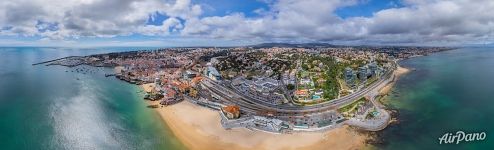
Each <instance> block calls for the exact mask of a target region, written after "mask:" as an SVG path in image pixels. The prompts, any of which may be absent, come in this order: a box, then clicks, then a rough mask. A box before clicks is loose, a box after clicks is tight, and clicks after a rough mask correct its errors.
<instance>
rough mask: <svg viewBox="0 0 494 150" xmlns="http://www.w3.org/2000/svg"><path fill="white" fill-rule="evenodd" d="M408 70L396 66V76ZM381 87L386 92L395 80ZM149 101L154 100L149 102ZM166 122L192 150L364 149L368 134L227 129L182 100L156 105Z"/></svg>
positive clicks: (343, 129)
mask: <svg viewBox="0 0 494 150" xmlns="http://www.w3.org/2000/svg"><path fill="white" fill-rule="evenodd" d="M409 71H410V70H409V69H407V68H403V67H398V68H397V70H395V72H394V73H395V75H396V79H397V78H398V77H399V76H401V75H403V74H406V73H408V72H409ZM395 82H396V81H393V82H391V83H390V84H388V85H386V86H385V87H383V88H382V89H381V90H380V93H388V92H389V91H390V90H391V89H392V87H393V85H394V83H395ZM141 87H142V88H143V89H144V91H151V89H153V88H154V84H144V85H141ZM148 103H149V104H151V105H155V104H158V102H157V101H154V102H152V101H150V102H148ZM155 110H156V111H157V112H158V113H159V115H160V116H161V118H162V119H163V120H164V121H165V122H166V124H167V125H168V127H169V128H170V129H171V130H172V132H173V134H174V135H175V136H176V137H177V138H178V139H179V140H180V141H181V142H182V143H183V144H184V145H185V146H186V147H187V148H188V149H192V150H223V149H229V150H230V149H236V150H242V149H256V150H264V149H269V150H279V149H283V150H287V149H288V150H290V149H308V150H327V149H337V150H339V149H344V150H347V149H351V150H354V149H367V148H369V147H370V146H369V145H367V144H366V141H367V140H369V139H370V138H371V137H369V136H367V135H365V134H362V133H359V132H358V131H356V130H354V129H351V128H350V127H348V126H343V127H340V128H336V129H332V130H329V131H324V132H301V133H298V132H297V133H292V134H274V133H267V132H263V131H251V130H248V129H246V128H236V129H229V130H226V129H224V128H223V127H222V126H221V123H220V116H219V112H218V111H214V110H211V109H208V108H204V107H201V106H197V105H195V104H192V103H190V102H188V101H183V102H180V103H178V104H174V105H171V106H166V107H159V108H156V109H155Z"/></svg>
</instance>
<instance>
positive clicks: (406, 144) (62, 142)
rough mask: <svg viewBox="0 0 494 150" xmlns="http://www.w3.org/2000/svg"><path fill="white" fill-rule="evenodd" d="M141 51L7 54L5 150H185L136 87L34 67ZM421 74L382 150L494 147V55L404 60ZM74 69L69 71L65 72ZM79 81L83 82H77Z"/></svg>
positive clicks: (1, 92) (403, 96)
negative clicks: (461, 138)
mask: <svg viewBox="0 0 494 150" xmlns="http://www.w3.org/2000/svg"><path fill="white" fill-rule="evenodd" d="M131 49H137V48H102V49H76V48H66V49H64V48H0V114H1V118H0V145H1V146H2V148H1V149H16V150H18V149H184V147H183V146H182V145H181V143H180V142H179V141H177V140H176V138H175V137H174V136H173V135H172V133H170V131H169V129H167V127H166V125H165V123H163V122H162V121H161V120H160V119H159V116H158V114H157V113H156V112H154V111H153V110H151V109H148V108H146V104H145V103H144V102H143V101H142V100H141V99H142V95H140V94H138V93H136V91H138V89H137V87H136V86H133V85H130V84H127V83H124V82H121V81H119V80H116V79H114V78H105V77H104V73H105V72H111V70H110V69H98V70H93V71H94V74H93V73H88V74H82V73H77V72H71V71H72V70H74V69H70V68H67V67H61V66H48V67H46V66H32V65H31V64H32V63H35V62H40V61H44V60H50V59H54V58H59V57H65V56H69V55H87V54H93V53H104V52H110V51H123V50H131ZM401 65H402V66H405V67H408V68H415V69H416V70H415V71H413V72H411V73H409V74H407V75H405V76H403V77H402V78H400V80H399V81H398V82H397V84H396V86H395V88H394V91H396V93H398V94H394V95H391V96H390V97H389V102H390V103H389V106H390V107H391V108H394V109H397V110H399V116H398V117H399V119H400V120H401V122H400V124H397V125H392V126H390V127H388V128H386V129H385V130H384V131H382V132H379V134H381V137H382V139H383V140H384V143H383V144H379V145H377V147H378V148H381V149H400V150H401V149H492V148H493V147H494V142H493V141H492V140H493V138H494V137H493V136H494V117H493V116H494V109H493V108H494V107H493V103H494V69H493V68H494V49H483V48H469V49H459V50H454V51H447V52H442V53H437V54H433V55H431V56H426V57H419V58H413V59H409V60H405V61H403V62H401ZM66 71H67V72H66ZM77 78H79V80H77ZM459 130H462V131H465V132H486V133H487V138H486V139H485V140H484V141H475V142H463V143H460V144H458V145H451V144H449V145H444V144H443V145H439V140H438V138H440V137H441V136H442V135H443V134H445V133H448V132H456V131H459Z"/></svg>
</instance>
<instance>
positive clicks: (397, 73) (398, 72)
mask: <svg viewBox="0 0 494 150" xmlns="http://www.w3.org/2000/svg"><path fill="white" fill-rule="evenodd" d="M408 72H410V69H408V68H403V67H400V66H398V68H397V69H396V70H395V71H394V74H395V80H394V81H392V82H390V83H389V84H387V85H386V86H384V87H383V88H382V89H381V90H379V94H380V95H386V94H388V93H389V92H390V91H391V89H392V88H393V86H394V84H395V83H396V80H397V79H398V78H399V77H400V76H402V75H404V74H407V73H408Z"/></svg>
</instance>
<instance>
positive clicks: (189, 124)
mask: <svg viewBox="0 0 494 150" xmlns="http://www.w3.org/2000/svg"><path fill="white" fill-rule="evenodd" d="M151 103H156V102H151ZM156 111H157V112H158V113H159V115H160V116H161V118H162V119H163V120H164V121H165V122H166V124H167V125H168V127H169V128H170V129H171V130H172V132H173V134H174V135H175V136H176V137H177V138H178V139H179V140H180V141H181V142H182V143H183V144H184V145H185V146H186V147H187V148H189V149H201V150H204V149H311V150H317V149H320V150H323V149H327V148H328V147H332V148H334V149H361V148H363V147H365V146H366V141H367V140H368V139H369V137H368V136H367V135H365V134H362V133H359V132H358V131H357V130H353V129H350V127H348V126H344V127H341V128H336V129H333V130H329V131H325V132H319V133H317V132H316V133H314V132H301V133H298V132H296V133H292V134H272V133H266V132H259V131H251V130H248V129H245V128H236V129H228V130H227V129H224V128H223V127H222V126H221V124H220V116H219V112H215V111H212V110H210V109H207V108H203V107H201V106H197V105H194V104H192V103H190V102H188V101H183V102H180V103H178V104H174V105H171V106H166V107H160V108H157V109H156Z"/></svg>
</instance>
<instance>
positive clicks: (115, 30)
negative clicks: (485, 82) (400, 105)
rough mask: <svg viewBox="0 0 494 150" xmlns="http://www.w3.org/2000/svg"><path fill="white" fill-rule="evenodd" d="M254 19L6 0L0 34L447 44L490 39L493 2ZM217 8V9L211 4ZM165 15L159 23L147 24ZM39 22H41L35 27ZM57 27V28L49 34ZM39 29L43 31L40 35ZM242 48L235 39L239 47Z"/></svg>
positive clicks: (66, 0)
mask: <svg viewBox="0 0 494 150" xmlns="http://www.w3.org/2000/svg"><path fill="white" fill-rule="evenodd" d="M266 3H267V5H268V6H269V8H268V9H257V10H255V13H257V14H258V16H256V17H246V16H245V15H244V14H243V13H242V12H233V13H229V14H228V15H224V16H208V17H202V16H201V14H202V13H203V9H202V8H201V4H193V3H192V2H191V0H176V1H163V0H3V1H2V2H0V28H6V27H11V28H9V29H8V30H1V31H0V35H20V36H41V37H43V38H49V39H52V40H64V39H67V38H68V39H77V38H80V37H114V36H118V35H122V36H125V35H130V34H133V33H138V34H143V35H150V36H158V37H180V38H183V39H191V40H197V39H201V38H203V39H210V38H213V39H219V40H227V41H231V40H237V41H249V42H252V41H259V42H263V41H266V42H270V41H298V42H304V41H326V42H334V43H350V44H351V43H355V44H450V43H462V44H463V43H466V44H468V43H475V42H478V41H479V40H486V39H487V40H490V41H492V40H493V39H492V37H491V36H490V35H491V34H492V30H493V29H494V15H492V14H494V1H492V0H476V1H470V0H454V1H453V0H451V1H450V0H444V1H439V0H403V1H402V5H404V7H401V8H398V7H392V8H389V9H384V10H380V11H378V12H375V13H374V14H373V15H372V16H370V17H349V18H341V17H339V16H337V15H336V14H335V10H337V9H340V8H343V7H347V6H351V5H355V4H358V3H366V1H365V0H267V1H266ZM211 7H214V6H211ZM158 13H159V14H160V15H165V16H167V17H168V18H167V19H165V20H164V21H163V22H162V25H146V21H147V19H148V17H149V16H151V18H152V19H153V18H155V17H157V15H158ZM39 21H42V22H44V23H46V24H39ZM49 25H51V26H53V25H56V28H55V29H57V30H46V28H48V27H47V26H49ZM40 28H44V29H45V30H43V32H41V31H39V29H40ZM237 43H239V42H237Z"/></svg>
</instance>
